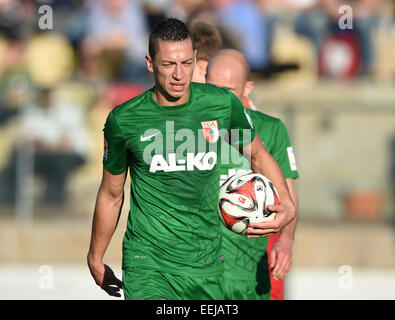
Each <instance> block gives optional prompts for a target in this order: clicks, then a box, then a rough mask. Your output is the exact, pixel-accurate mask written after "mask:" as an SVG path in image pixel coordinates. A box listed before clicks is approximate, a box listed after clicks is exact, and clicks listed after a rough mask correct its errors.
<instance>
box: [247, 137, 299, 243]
mask: <svg viewBox="0 0 395 320" xmlns="http://www.w3.org/2000/svg"><path fill="white" fill-rule="evenodd" d="M242 151H243V153H244V154H245V155H246V156H247V157H248V156H249V157H250V159H251V160H250V161H251V168H252V170H253V171H255V172H258V173H260V174H263V175H264V176H266V177H267V178H268V179H270V180H271V181H272V182H273V184H274V186H275V187H276V189H277V191H278V193H279V195H280V205H272V206H269V207H268V209H269V210H271V211H274V212H276V217H275V219H274V220H273V221H270V222H260V223H250V227H249V228H248V229H247V234H248V237H262V236H266V235H268V234H272V233H277V232H279V231H280V230H281V229H282V228H284V227H285V226H287V225H288V224H289V223H290V222H291V221H293V220H294V219H295V216H296V209H295V205H294V203H293V201H292V199H291V195H290V192H289V190H288V186H287V183H286V181H285V177H284V174H283V172H282V170H281V168H280V166H279V165H278V163H277V161H276V160H275V159H274V158H273V157H272V156H271V154H270V153H269V152H268V151H267V149H266V148H265V146H264V144H263V142H262V141H261V139H260V138H259V136H258V135H256V136H255V138H254V140H253V141H252V143H251V145H249V146H247V147H245V148H243V150H242Z"/></svg>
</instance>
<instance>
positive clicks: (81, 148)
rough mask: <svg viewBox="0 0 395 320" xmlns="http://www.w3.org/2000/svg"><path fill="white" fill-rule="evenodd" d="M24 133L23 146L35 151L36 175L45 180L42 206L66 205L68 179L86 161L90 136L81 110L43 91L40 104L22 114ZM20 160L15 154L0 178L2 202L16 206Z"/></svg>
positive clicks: (33, 105) (45, 90)
mask: <svg viewBox="0 0 395 320" xmlns="http://www.w3.org/2000/svg"><path fill="white" fill-rule="evenodd" d="M21 130H22V141H23V143H24V145H25V146H26V147H29V149H31V150H33V163H34V173H35V174H36V175H38V176H41V177H43V178H44V179H45V181H46V189H45V193H44V196H43V198H42V202H43V204H57V205H59V204H63V203H64V202H65V201H66V200H67V190H66V187H67V179H68V177H69V176H70V174H71V172H72V171H73V170H75V169H76V168H77V167H79V166H81V165H82V164H84V163H85V162H86V156H87V148H88V136H87V132H86V129H85V126H84V121H83V117H82V113H81V111H80V109H79V108H78V106H76V105H74V104H72V103H69V102H63V101H60V100H55V99H53V98H52V94H51V90H50V89H47V88H44V89H40V90H39V92H38V96H37V103H34V104H31V105H29V106H28V107H26V108H25V109H24V110H23V113H22V114H21ZM17 157H18V154H17V152H16V151H14V152H13V154H12V155H11V159H10V161H9V164H8V166H6V168H5V169H4V171H3V172H2V174H1V177H0V178H1V186H2V188H1V189H2V190H1V191H2V192H1V196H2V197H1V199H0V200H2V202H3V203H7V204H13V203H15V194H17V192H16V175H17V172H16V170H17V167H16V164H17Z"/></svg>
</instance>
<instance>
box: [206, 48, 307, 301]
mask: <svg viewBox="0 0 395 320" xmlns="http://www.w3.org/2000/svg"><path fill="white" fill-rule="evenodd" d="M207 83H210V84H214V85H217V86H219V87H222V88H227V89H229V90H230V91H231V92H233V93H234V94H235V95H236V96H237V97H238V98H239V99H240V101H244V100H245V98H246V97H248V96H249V94H250V93H251V91H252V90H253V88H254V83H253V82H252V81H249V64H248V61H247V59H246V58H245V56H244V55H243V54H242V53H241V52H239V51H236V50H232V49H225V50H221V51H219V52H217V53H215V54H214V55H213V56H212V57H211V59H210V61H209V67H208V70H207ZM248 114H249V115H250V117H251V120H252V123H253V126H254V128H255V130H256V132H257V134H258V135H259V137H260V138H261V139H262V141H263V142H264V144H265V146H266V148H267V150H268V151H269V152H270V153H271V154H272V155H273V157H274V158H275V159H276V161H277V162H278V163H279V165H280V167H281V169H282V170H283V173H284V175H285V177H286V181H287V184H288V188H289V190H290V193H291V196H292V199H293V201H294V202H295V204H297V202H298V197H297V195H296V192H295V189H294V184H293V179H296V178H298V176H299V175H298V171H297V169H296V165H295V161H294V157H293V151H292V147H291V144H290V141H289V137H288V134H287V130H286V128H285V126H284V125H283V123H282V122H281V120H280V119H277V118H273V117H271V116H269V115H266V114H264V113H262V112H259V111H254V110H249V109H248ZM230 152H233V154H232V156H233V157H235V156H236V155H238V154H239V153H238V151H237V150H236V149H234V148H233V147H230ZM240 158H242V155H240ZM237 160H239V161H236V162H235V163H229V164H227V165H222V166H221V177H220V178H221V180H220V183H221V182H223V181H225V180H226V179H227V178H228V177H229V176H231V175H233V174H235V173H237V172H239V171H240V170H250V164H249V162H248V160H247V159H237ZM237 162H238V163H237ZM236 163H237V164H236ZM295 228H296V219H295V220H294V221H293V222H291V223H290V224H289V225H288V226H287V227H285V228H283V229H282V232H281V234H280V235H279V238H278V240H277V242H276V243H275V244H274V246H273V249H272V250H271V252H268V254H269V256H270V260H271V261H272V266H273V278H274V280H275V281H270V280H271V279H270V278H269V268H268V265H267V263H268V257H267V254H266V252H267V251H266V246H267V243H268V238H269V237H273V236H274V237H276V239H277V235H270V236H269V237H265V238H257V239H247V238H246V237H245V236H241V235H238V234H236V233H234V232H232V231H230V230H229V229H227V228H226V227H224V226H222V227H221V230H222V233H223V235H224V239H223V253H224V259H225V264H224V267H225V282H224V289H225V299H249V300H251V299H269V298H270V289H273V287H275V288H277V287H279V288H280V290H281V288H282V286H281V283H280V282H282V279H283V278H284V277H285V276H286V275H287V273H288V271H289V269H290V267H291V263H292V246H293V242H294V232H295ZM271 283H272V285H270V284H271ZM272 299H273V297H272Z"/></svg>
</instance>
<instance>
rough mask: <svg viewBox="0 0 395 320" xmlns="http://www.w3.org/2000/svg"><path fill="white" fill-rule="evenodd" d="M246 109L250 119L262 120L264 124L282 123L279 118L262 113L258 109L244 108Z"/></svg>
mask: <svg viewBox="0 0 395 320" xmlns="http://www.w3.org/2000/svg"><path fill="white" fill-rule="evenodd" d="M246 110H247V112H248V114H249V115H250V117H251V119H252V121H259V122H264V123H266V124H270V125H272V126H276V127H278V126H283V125H284V124H283V122H282V121H281V119H279V118H276V117H273V116H271V115H268V114H267V113H263V112H261V111H259V110H252V109H246Z"/></svg>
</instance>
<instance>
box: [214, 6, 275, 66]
mask: <svg viewBox="0 0 395 320" xmlns="http://www.w3.org/2000/svg"><path fill="white" fill-rule="evenodd" d="M212 3H213V5H214V6H215V8H216V12H217V16H218V23H219V24H220V25H222V26H223V27H224V28H226V29H228V30H229V31H230V32H232V33H233V34H234V35H235V36H236V37H238V42H239V49H240V51H242V52H243V53H244V55H245V56H246V57H247V59H248V61H249V62H250V65H251V70H252V71H260V70H262V69H264V68H265V66H266V65H267V64H268V62H269V50H268V46H267V44H268V41H267V30H266V27H267V25H266V21H265V16H264V14H262V11H261V8H260V7H259V6H258V5H257V3H256V1H253V0H244V1H243V0H215V1H213V2H212Z"/></svg>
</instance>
